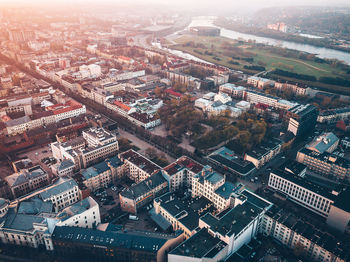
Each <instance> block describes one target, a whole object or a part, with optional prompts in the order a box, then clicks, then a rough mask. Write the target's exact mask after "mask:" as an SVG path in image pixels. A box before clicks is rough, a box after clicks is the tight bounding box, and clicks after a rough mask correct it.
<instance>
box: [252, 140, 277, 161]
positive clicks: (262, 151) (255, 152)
mask: <svg viewBox="0 0 350 262" xmlns="http://www.w3.org/2000/svg"><path fill="white" fill-rule="evenodd" d="M280 145H282V141H281V140H279V139H277V138H271V139H269V140H267V141H263V142H262V143H261V144H260V145H259V146H256V147H255V148H254V149H252V150H250V151H249V152H248V153H247V155H249V156H251V157H253V158H256V159H261V158H262V157H263V156H264V155H266V154H268V153H269V152H270V151H271V150H273V149H275V148H276V147H278V146H280Z"/></svg>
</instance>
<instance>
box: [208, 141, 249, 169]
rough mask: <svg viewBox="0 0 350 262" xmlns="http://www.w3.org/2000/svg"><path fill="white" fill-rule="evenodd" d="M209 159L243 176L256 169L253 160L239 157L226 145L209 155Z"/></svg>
mask: <svg viewBox="0 0 350 262" xmlns="http://www.w3.org/2000/svg"><path fill="white" fill-rule="evenodd" d="M208 159H209V160H211V161H213V162H214V163H216V164H220V165H223V166H224V167H226V168H227V169H229V170H231V171H233V172H235V173H238V174H240V175H243V176H244V175H247V174H249V173H250V172H252V171H253V170H254V169H255V166H254V165H253V164H252V163H251V162H249V161H246V160H243V159H241V158H239V157H238V156H237V155H236V154H235V153H234V152H233V151H231V150H230V149H228V148H226V147H221V148H219V149H218V150H216V151H214V152H213V153H211V154H210V155H209V156H208Z"/></svg>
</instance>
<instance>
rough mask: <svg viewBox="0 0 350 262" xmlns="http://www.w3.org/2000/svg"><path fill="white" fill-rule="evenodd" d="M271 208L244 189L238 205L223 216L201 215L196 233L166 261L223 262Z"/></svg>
mask: <svg viewBox="0 0 350 262" xmlns="http://www.w3.org/2000/svg"><path fill="white" fill-rule="evenodd" d="M271 207H272V203H270V202H268V201H266V200H265V199H263V198H261V197H259V196H257V195H255V194H254V193H251V192H249V191H246V190H244V191H243V192H242V194H241V196H240V203H239V204H237V205H236V206H235V207H234V208H232V209H230V210H229V211H228V212H227V213H226V214H224V215H222V216H215V215H212V214H211V213H209V212H206V213H205V214H204V215H202V216H201V217H200V218H199V222H198V228H197V230H196V232H195V233H194V234H192V235H191V237H189V238H188V239H187V240H185V241H184V242H183V243H181V245H178V246H177V247H176V248H175V249H174V250H172V251H170V253H169V255H168V261H169V262H175V261H189V262H197V261H224V260H225V259H226V258H228V257H230V256H231V255H232V254H235V253H236V252H237V251H238V250H239V249H240V248H241V247H242V246H244V245H246V244H248V243H249V242H251V241H252V239H254V238H255V237H256V236H257V235H258V233H259V232H260V228H261V226H262V220H263V217H264V216H265V214H266V212H267V211H268V210H269V209H270V208H271ZM199 243H200V248H198V244H199Z"/></svg>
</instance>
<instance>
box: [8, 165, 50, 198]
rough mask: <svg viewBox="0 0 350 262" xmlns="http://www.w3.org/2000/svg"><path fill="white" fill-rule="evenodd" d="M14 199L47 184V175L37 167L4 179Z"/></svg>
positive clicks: (23, 170)
mask: <svg viewBox="0 0 350 262" xmlns="http://www.w3.org/2000/svg"><path fill="white" fill-rule="evenodd" d="M5 180H6V182H7V183H8V185H9V187H10V190H11V192H12V195H13V197H14V198H17V197H20V196H23V195H25V194H28V193H30V192H32V191H34V190H36V189H39V188H41V187H44V186H46V185H48V184H49V182H50V179H49V174H48V173H46V172H45V171H44V169H42V167H41V166H39V165H37V166H34V167H31V168H28V169H22V170H20V172H18V173H14V174H12V175H10V176H7V177H5Z"/></svg>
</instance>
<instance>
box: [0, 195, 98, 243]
mask: <svg viewBox="0 0 350 262" xmlns="http://www.w3.org/2000/svg"><path fill="white" fill-rule="evenodd" d="M52 208H53V205H52V203H51V202H50V201H48V202H43V201H42V200H41V199H39V198H35V197H34V198H31V199H28V200H25V201H22V202H19V203H18V204H17V206H15V207H12V208H9V209H8V211H7V212H6V213H4V214H3V217H2V220H3V223H1V225H0V242H1V243H3V244H13V245H20V246H28V247H33V248H39V247H44V248H46V250H53V244H52V238H51V233H52V230H53V229H54V228H59V227H61V226H65V225H67V226H70V227H84V228H87V227H94V226H95V225H97V224H98V223H100V221H101V220H100V212H99V207H98V204H97V203H96V201H95V200H93V199H92V198H91V197H88V198H86V199H84V200H82V201H80V202H77V203H75V204H73V205H72V206H70V207H67V208H65V209H63V210H62V211H61V212H59V213H55V212H52ZM0 209H1V208H0Z"/></svg>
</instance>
